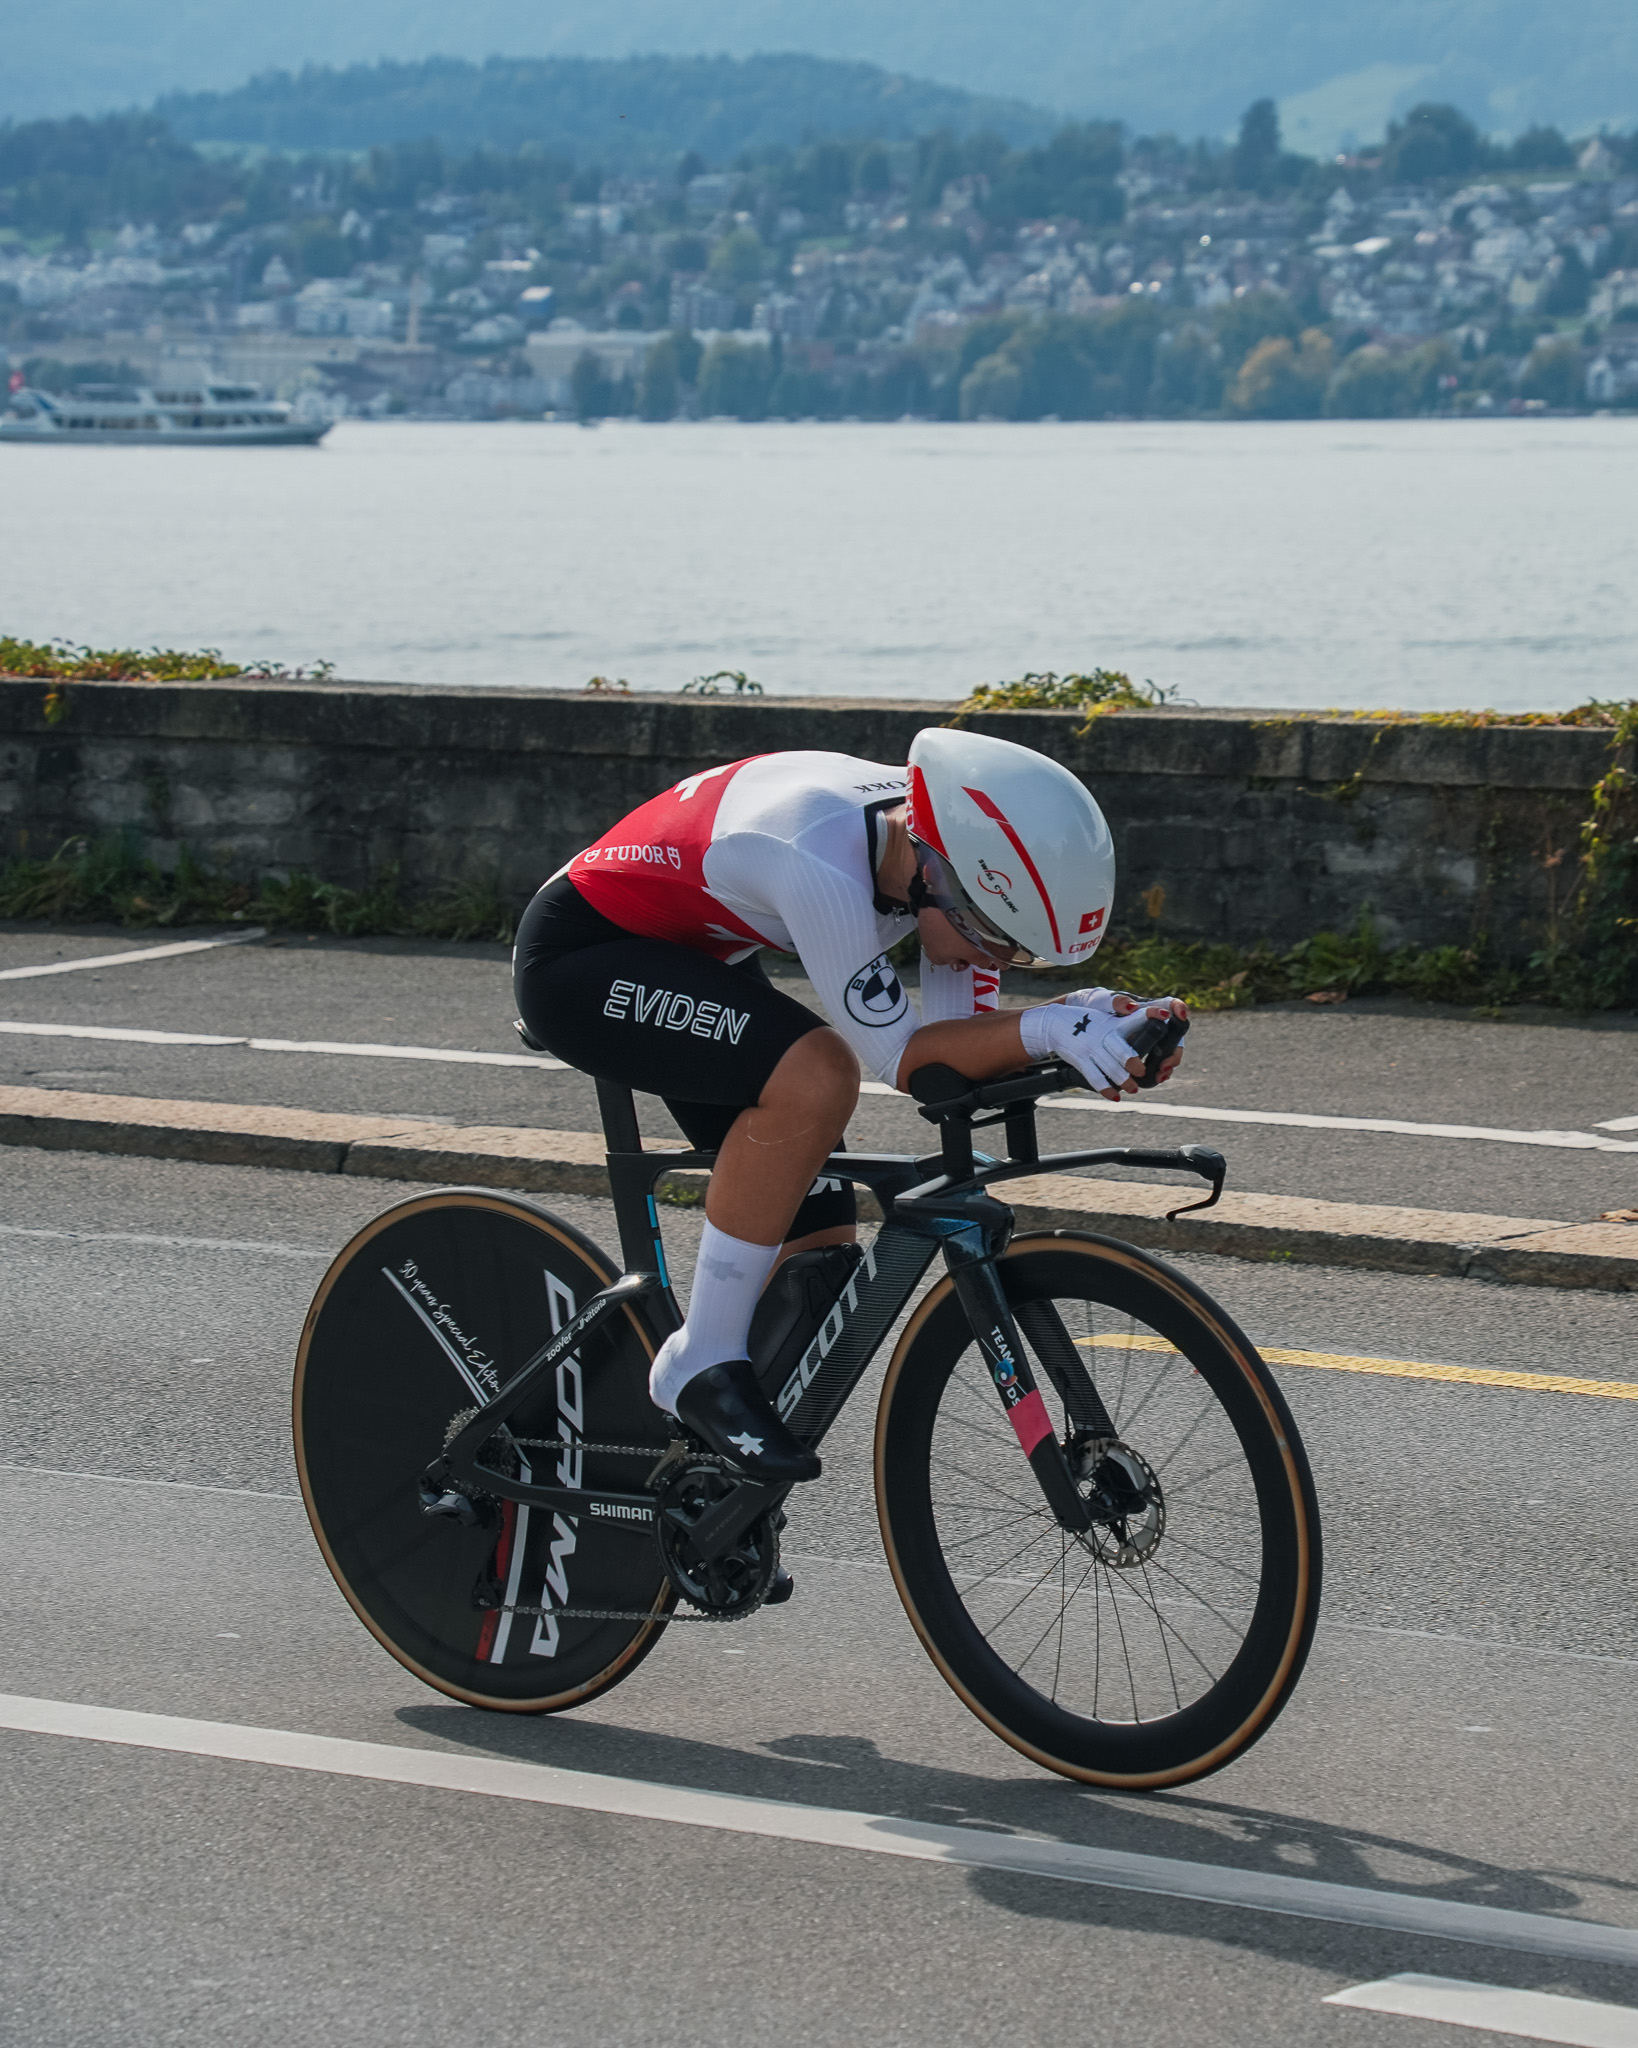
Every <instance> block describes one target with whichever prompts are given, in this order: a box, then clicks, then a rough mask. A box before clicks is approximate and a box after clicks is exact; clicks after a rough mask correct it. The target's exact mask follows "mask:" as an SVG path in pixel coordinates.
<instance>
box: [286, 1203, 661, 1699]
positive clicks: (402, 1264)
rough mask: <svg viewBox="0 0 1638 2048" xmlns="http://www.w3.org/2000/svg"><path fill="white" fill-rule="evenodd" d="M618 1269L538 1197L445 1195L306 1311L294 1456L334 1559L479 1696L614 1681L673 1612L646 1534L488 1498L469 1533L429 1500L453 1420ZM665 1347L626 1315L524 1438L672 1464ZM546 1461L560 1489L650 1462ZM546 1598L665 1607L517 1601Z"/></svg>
mask: <svg viewBox="0 0 1638 2048" xmlns="http://www.w3.org/2000/svg"><path fill="white" fill-rule="evenodd" d="M616 1277H618V1276H617V1274H616V1273H615V1271H614V1270H613V1269H612V1268H611V1267H610V1265H609V1262H608V1260H607V1259H606V1258H605V1257H604V1255H603V1253H602V1252H601V1251H600V1250H599V1249H598V1247H597V1246H596V1245H595V1244H593V1243H592V1242H591V1240H590V1239H589V1238H586V1237H583V1236H582V1235H581V1233H580V1232H579V1231H577V1230H575V1229H574V1228H573V1226H572V1225H570V1224H568V1223H565V1222H563V1221H562V1220H561V1219H560V1218H558V1217H555V1216H553V1215H551V1214H550V1213H549V1212H547V1211H546V1210H543V1209H539V1208H536V1207H535V1205H534V1204H533V1203H530V1202H526V1201H523V1200H521V1199H519V1198H517V1197H515V1196H507V1195H497V1194H492V1193H490V1192H488V1191H487V1190H484V1189H477V1188H472V1189H467V1188H453V1189H441V1190H439V1191H438V1192H436V1193H432V1194H426V1195H420V1196H416V1197H414V1198H413V1199H411V1200H409V1201H407V1202H402V1203H400V1204H399V1205H398V1206H397V1207H395V1208H392V1209H389V1210H387V1211H386V1212H385V1213H384V1214H382V1215H380V1216H378V1217H376V1218H375V1220H374V1221H373V1222H372V1223H369V1224H366V1226H365V1227H364V1229H363V1230H361V1231H360V1232H359V1233H358V1235H357V1236H356V1237H355V1238H354V1239H353V1240H352V1242H351V1243H350V1244H349V1245H348V1246H347V1247H346V1249H345V1250H344V1251H342V1252H341V1254H340V1255H339V1257H338V1258H337V1259H336V1260H335V1262H334V1264H333V1265H332V1266H331V1267H330V1270H329V1271H328V1272H327V1273H326V1274H325V1276H324V1279H323V1281H322V1282H321V1283H320V1285H319V1290H318V1293H317V1294H316V1295H315V1296H314V1298H313V1305H312V1307H311V1308H310V1309H309V1310H308V1314H307V1321H306V1324H305V1327H304V1328H303V1331H302V1337H301V1347H300V1351H299V1353H298V1356H297V1361H296V1378H295V1389H294V1422H295V1444H296V1467H297V1471H298V1473H299V1475H300V1479H301V1491H302V1498H303V1500H304V1501H305V1502H306V1504H307V1513H308V1518H309V1519H310V1521H311V1522H312V1525H313V1533H314V1535H315V1536H316V1537H317V1538H318V1543H319V1548H320V1549H321V1551H322V1552H323V1553H324V1560H325V1563H326V1564H327V1565H328V1566H329V1568H330V1571H331V1573H332V1574H333V1576H334V1578H335V1581H336V1583H337V1585H338V1586H339V1587H340V1588H341V1591H342V1592H343V1594H344V1595H345V1596H346V1598H347V1600H348V1602H349V1603H350V1605H351V1606H352V1608H353V1611H354V1612H355V1613H356V1614H357V1615H358V1617H359V1619H360V1620H361V1621H362V1622H363V1623H364V1625H365V1627H366V1628H368V1629H369V1630H370V1632H371V1634H372V1635H374V1636H375V1638H376V1640H377V1641H378V1642H380V1643H381V1644H382V1645H383V1646H384V1647H385V1648H386V1649H387V1650H389V1651H390V1652H391V1653H392V1655H393V1656H394V1657H396V1658H397V1659H398V1661H399V1663H400V1664H402V1665H404V1666H405V1667H406V1668H407V1669H408V1670H410V1671H413V1672H414V1673H415V1675H416V1676H417V1677H418V1678H421V1679H423V1680H424V1681H425V1682H426V1683H427V1684H428V1685H431V1686H435V1687H436V1688H437V1689H438V1690H439V1691H440V1692H443V1693H447V1694H449V1695H450V1696H451V1697H452V1698H454V1699H458V1700H465V1701H467V1702H468V1703H469V1704H471V1705H473V1706H481V1707H491V1708H497V1709H500V1710H503V1711H507V1712H512V1713H552V1712H555V1711H558V1710H560V1709H562V1708H564V1707H571V1706H576V1705H580V1704H582V1703H583V1702H585V1701H586V1700H589V1699H592V1698H594V1697H595V1696H596V1695H597V1694H598V1693H601V1692H606V1691H607V1690H608V1688H609V1687H610V1686H612V1685H616V1684H618V1683H619V1681H620V1680H621V1679H622V1678H625V1677H627V1676H629V1675H630V1673H631V1672H632V1671H633V1670H635V1669H636V1667H637V1665H638V1664H639V1663H640V1662H641V1661H642V1659H643V1658H644V1657H645V1656H646V1655H647V1654H648V1652H649V1651H650V1650H651V1649H652V1648H653V1647H654V1644H655V1643H656V1642H657V1641H658V1639H659V1637H660V1636H661V1635H662V1634H663V1633H664V1622H665V1618H666V1616H667V1615H668V1614H669V1613H670V1611H671V1609H672V1607H673V1606H674V1604H675V1599H676V1596H675V1594H674V1592H673V1591H672V1589H671V1587H670V1584H669V1582H668V1581H667V1579H666V1576H665V1570H664V1567H663V1565H662V1564H661V1562H660V1559H659V1555H658V1552H657V1550H656V1547H655V1545H654V1543H653V1540H652V1536H651V1535H650V1533H649V1532H648V1531H647V1530H637V1531H633V1530H631V1529H627V1528H622V1527H621V1526H620V1525H618V1524H614V1525H608V1524H604V1523H602V1522H599V1521H596V1520H593V1519H591V1518H590V1517H577V1516H572V1515H571V1516H564V1515H560V1514H554V1513H551V1512H548V1511H547V1510H545V1509H541V1508H535V1509H530V1508H528V1507H521V1506H517V1505H515V1504H513V1503H511V1502H506V1503H501V1504H500V1505H499V1507H498V1509H497V1508H493V1507H492V1508H491V1513H490V1518H489V1522H488V1526H478V1527H473V1528H467V1527H463V1526H462V1525H461V1524H459V1523H458V1522H454V1521H451V1520H448V1519H446V1518H442V1517H428V1516H427V1515H426V1514H425V1513H424V1512H423V1511H422V1507H421V1502H420V1497H419V1491H418V1481H419V1479H420V1475H421V1473H422V1472H423V1471H424V1470H425V1468H426V1466H427V1465H428V1464H429V1463H430V1462H431V1461H432V1460H433V1459H434V1458H435V1457H436V1456H437V1455H438V1453H439V1452H440V1451H441V1450H442V1448H443V1445H444V1441H445V1436H446V1433H447V1431H448V1430H449V1428H450V1425H451V1424H452V1422H453V1421H454V1419H455V1417H456V1416H457V1415H459V1414H461V1413H462V1412H463V1411H465V1412H468V1413H469V1412H470V1411H471V1410H472V1409H473V1408H475V1407H477V1406H478V1405H479V1403H480V1401H482V1400H484V1399H486V1398H488V1396H489V1395H491V1394H492V1393H494V1392H495V1391H497V1390H498V1388H499V1387H500V1385H501V1384H502V1383H503V1382H504V1381H505V1380H506V1379H507V1378H509V1377H510V1375H511V1374H512V1373H513V1372H515V1371H516V1370H517V1368H518V1367H519V1366H520V1365H522V1363H523V1362H524V1360H525V1359H526V1358H527V1357H528V1356H529V1355H530V1354H531V1353H532V1352H534V1351H535V1350H536V1349H538V1347H539V1346H540V1344H541V1343H542V1342H543V1341H544V1340H545V1338H546V1337H548V1336H549V1335H550V1334H551V1332H552V1331H553V1330H554V1329H558V1328H561V1327H562V1325H563V1323H564V1322H566V1321H567V1320H568V1318H569V1317H570V1316H572V1315H573V1314H574V1313H575V1311H576V1309H577V1308H578V1307H581V1306H583V1305H584V1304H585V1302H586V1300H587V1298H588V1297H589V1296H590V1295H591V1294H594V1293H595V1292H597V1291H598V1289H600V1288H602V1287H606V1286H607V1285H608V1284H609V1283H610V1281H612V1280H614V1279H615V1278H616ZM651 1357H652V1343H651V1340H650V1338H649V1335H648V1332H647V1330H646V1328H645V1325H644V1323H643V1322H642V1320H641V1318H640V1316H639V1314H638V1312H637V1311H635V1310H634V1309H633V1308H631V1307H629V1306H628V1307H627V1308H625V1309H623V1310H621V1311H619V1312H617V1313H616V1314H615V1315H614V1316H611V1317H609V1318H608V1319H607V1320H606V1321H605V1322H604V1323H602V1324H601V1325H600V1326H599V1327H598V1328H597V1329H596V1330H594V1331H593V1332H592V1334H591V1336H590V1337H589V1338H588V1339H587V1341H586V1343H585V1344H584V1345H583V1346H582V1347H581V1349H580V1351H579V1352H578V1353H576V1354H571V1355H570V1357H569V1358H568V1359H566V1360H564V1361H563V1362H562V1364H560V1366H559V1367H558V1369H557V1373H556V1377H555V1381H549V1382H547V1383H545V1384H543V1386H542V1388H541V1390H540V1392H539V1393H538V1395H532V1396H531V1398H530V1400H529V1402H528V1403H527V1404H526V1405H525V1406H524V1407H523V1408H522V1409H521V1410H519V1412H518V1413H517V1415H516V1416H514V1418H513V1419H512V1422H511V1424H510V1428H511V1430H512V1433H513V1435H514V1436H518V1437H544V1438H557V1437H560V1436H561V1437H562V1438H564V1439H565V1440H567V1438H569V1437H579V1438H582V1439H585V1440H587V1441H590V1442H594V1443H595V1442H604V1443H607V1442H610V1441H613V1442H616V1443H632V1444H642V1445H645V1446H646V1445H648V1444H652V1446H653V1450H654V1455H655V1457H656V1458H658V1457H659V1456H660V1454H661V1453H662V1452H663V1451H664V1449H665V1446H666V1442H667V1440H668V1436H669V1431H668V1429H667V1427H666V1424H665V1421H664V1418H663V1417H662V1416H661V1415H660V1413H659V1411H658V1410H657V1409H656V1408H655V1407H654V1406H653V1404H652V1403H651V1402H650V1401H649V1398H648V1367H649V1362H650V1359H651ZM518 1455H519V1456H521V1457H523V1458H524V1459H527V1458H528V1457H529V1453H528V1452H527V1451H525V1452H522V1453H519V1454H518ZM534 1456H535V1458H537V1459H540V1460H542V1461H544V1464H543V1469H544V1471H546V1472H548V1473H550V1474H551V1475H552V1476H553V1477H555V1479H556V1482H557V1483H558V1484H563V1485H594V1486H609V1487H612V1488H618V1489H622V1490H626V1489H630V1488H632V1487H633V1486H635V1485H637V1484H639V1483H640V1482H641V1479H642V1477H643V1474H644V1469H645V1468H644V1465H643V1461H642V1460H641V1459H637V1458H629V1457H611V1456H609V1455H606V1454H594V1453H592V1452H582V1451H580V1450H578V1449H577V1450H576V1451H574V1452H572V1453H571V1452H569V1451H563V1452H550V1451H548V1452H538V1451H537V1452H535V1453H534ZM525 1476H526V1477H527V1476H531V1475H530V1474H528V1473H526V1474H525ZM485 1597H486V1598H487V1599H488V1601H489V1602H490V1604H488V1605H483V1604H480V1599H481V1598H485ZM536 1603H539V1604H541V1605H545V1606H549V1607H596V1608H620V1609H626V1610H632V1609H635V1610H637V1611H639V1612H641V1613H643V1614H645V1615H652V1617H653V1618H652V1619H651V1620H647V1619H645V1620H643V1621H639V1622H632V1621H629V1620H627V1621H589V1620H574V1619H570V1618H565V1619H563V1620H561V1621H559V1620H557V1619H555V1618H554V1617H553V1616H552V1615H550V1614H547V1615H539V1616H536V1615H528V1614H521V1613H510V1612H508V1611H507V1609H508V1608H510V1607H514V1606H517V1605H525V1606H527V1605H530V1604H536Z"/></svg>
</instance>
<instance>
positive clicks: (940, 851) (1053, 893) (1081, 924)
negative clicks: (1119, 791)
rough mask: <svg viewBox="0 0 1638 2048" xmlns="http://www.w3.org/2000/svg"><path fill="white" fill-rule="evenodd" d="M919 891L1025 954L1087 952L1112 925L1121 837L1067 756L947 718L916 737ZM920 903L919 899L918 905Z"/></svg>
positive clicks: (983, 934) (957, 920) (986, 936)
mask: <svg viewBox="0 0 1638 2048" xmlns="http://www.w3.org/2000/svg"><path fill="white" fill-rule="evenodd" d="M908 824H909V829H910V837H911V838H912V840H914V841H915V842H916V852H917V856H918V858H919V859H920V861H921V879H922V889H921V890H920V891H918V892H917V893H918V894H920V895H923V896H924V899H925V901H927V902H928V903H931V904H933V905H934V906H935V907H936V908H938V909H939V910H942V911H943V912H944V913H945V914H946V916H948V917H949V918H950V919H951V921H952V922H953V923H954V924H955V925H956V927H957V929H958V930H960V931H962V932H963V933H964V935H965V936H966V937H967V938H969V939H972V940H974V941H976V942H977V943H979V944H981V945H983V946H984V947H986V948H987V949H988V950H989V951H991V952H994V953H1002V954H1005V953H1007V952H1008V951H1010V952H1011V954H1012V956H1013V964H1015V965H1019V966H1021V965H1023V964H1024V963H1025V961H1027V960H1029V959H1033V958H1037V957H1039V958H1041V959H1043V960H1049V961H1051V962H1052V963H1053V964H1054V965H1056V966H1059V967H1070V966H1074V965H1076V964H1078V963H1080V962H1083V961H1086V960H1089V959H1090V958H1091V956H1092V954H1093V953H1095V952H1096V951H1097V948H1098V945H1099V942H1100V941H1101V940H1102V938H1103V935H1104V933H1105V932H1106V931H1107V930H1108V929H1109V918H1110V914H1111V912H1112V910H1113V908H1114V901H1115V846H1114V841H1113V840H1112V839H1111V838H1110V835H1109V827H1108V825H1107V824H1106V823H1105V822H1104V815H1103V813H1102V811H1100V810H1099V809H1098V807H1097V805H1096V804H1095V803H1094V802H1093V800H1092V797H1091V795H1090V794H1089V792H1088V791H1087V790H1086V789H1085V788H1084V787H1083V786H1082V785H1081V784H1080V783H1079V782H1077V781H1076V779H1075V777H1074V776H1073V775H1071V774H1070V772H1069V770H1068V769H1067V768H1061V767H1060V766H1059V765H1058V763H1057V762H1056V761H1049V760H1048V759H1047V758H1046V756H1045V755H1044V754H1037V753H1036V752H1035V751H1034V750H1033V748H1030V747H1019V746H1015V745H1014V744H1013V742H1012V741H1011V740H994V739H988V738H986V737H985V736H984V735H983V734H981V733H973V732H961V731H959V730H952V729H951V728H950V727H948V726H934V727H929V728H928V729H926V730H925V731H922V732H918V733H917V734H916V737H915V740H914V741H913V743H912V744H911V748H910V815H909V819H908ZM917 907H918V908H919V907H920V906H919V905H918V906H917Z"/></svg>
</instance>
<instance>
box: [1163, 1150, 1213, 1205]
mask: <svg viewBox="0 0 1638 2048" xmlns="http://www.w3.org/2000/svg"><path fill="white" fill-rule="evenodd" d="M1181 1150H1182V1153H1183V1156H1184V1157H1185V1158H1186V1159H1187V1160H1188V1162H1189V1170H1190V1172H1191V1173H1198V1174H1200V1175H1201V1177H1202V1178H1203V1179H1206V1180H1209V1181H1210V1182H1211V1193H1210V1194H1209V1195H1207V1196H1206V1197H1205V1199H1204V1200H1203V1201H1199V1202H1185V1203H1184V1204H1183V1206H1182V1208H1181V1209H1168V1210H1167V1211H1166V1221H1167V1222H1168V1223H1175V1222H1176V1221H1177V1219H1178V1217H1179V1216H1188V1215H1190V1214H1191V1213H1192V1212H1193V1211H1194V1210H1196V1209H1211V1208H1215V1207H1216V1205H1217V1201H1218V1198H1219V1197H1220V1196H1221V1194H1222V1192H1223V1183H1224V1181H1225V1180H1227V1179H1228V1161H1227V1160H1226V1159H1225V1158H1224V1157H1223V1155H1222V1153H1221V1152H1214V1151H1213V1150H1212V1148H1211V1146H1209V1145H1184V1146H1183V1147H1182V1148H1181Z"/></svg>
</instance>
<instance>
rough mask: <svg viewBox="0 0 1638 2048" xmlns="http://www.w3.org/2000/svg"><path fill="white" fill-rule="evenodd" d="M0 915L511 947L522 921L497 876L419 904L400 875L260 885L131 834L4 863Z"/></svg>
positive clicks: (289, 877) (299, 877) (290, 877)
mask: <svg viewBox="0 0 1638 2048" xmlns="http://www.w3.org/2000/svg"><path fill="white" fill-rule="evenodd" d="M0 917H16V918H43V919H48V920H50V921H51V922H52V923H58V924H62V923H72V922H74V921H75V920H85V919H96V920H98V921H99V922H107V923H111V924H121V925H126V926H130V927H132V928H134V929H136V930H145V929H148V928H150V927H156V926H157V927H165V926H168V925H179V924H206V923H209V924H216V923H244V924H264V925H269V926H272V927H274V928H275V929H280V930H287V931H306V932H331V933H334V934H335V935H336V936H338V937H341V938H364V937H370V936H395V937H401V938H426V939H487V940H491V941H494V942H497V943H500V944H503V945H504V944H508V943H510V941H511V938H512V933H513V929H514V927H515V924H516V919H515V917H514V915H513V912H512V907H511V905H510V904H509V903H508V902H507V900H506V898H505V896H504V895H503V894H502V892H501V888H500V883H499V880H498V878H497V877H495V876H492V875H479V876H473V877H469V878H467V879H466V880H464V881H460V882H454V883H451V884H450V885H449V886H448V887H447V888H444V889H441V890H438V891H436V892H435V893H434V894H432V895H430V896H427V897H424V898H422V899H421V900H419V901H417V902H413V903H407V902H406V901H405V900H404V897H403V895H402V892H401V889H400V884H399V875H398V870H397V869H396V868H395V867H391V868H386V869H384V870H383V871H382V872H381V874H380V875H378V876H377V877H376V878H375V880H374V881H372V882H371V883H370V885H369V886H368V887H367V888H364V889H349V888H346V887H344V886H343V885H342V884H341V883H339V882H324V881H320V880H319V879H318V878H317V877H316V876H314V875H311V874H308V873H306V872H304V871H303V870H300V869H297V870H295V871H294V872H291V873H273V874H266V875H263V876H261V877H259V878H258V879H257V880H256V881H254V882H249V881H245V880H243V879H241V878H238V877H235V876H232V875H225V874H221V873H218V872H215V871H213V870H212V869H210V868H207V867H205V866H204V865H203V864H202V863H201V862H200V861H198V860H197V859H196V858H195V857H194V855H193V854H192V853H190V852H189V850H188V849H187V848H186V847H184V848H183V849H182V851H181V854H180V855H179V857H178V859H177V863H176V866H175V867H174V868H172V869H170V870H168V871H167V870H163V869H161V868H160V867H159V866H158V865H157V864H156V863H155V862H154V861H152V860H149V859H147V858H145V857H144V856H143V855H141V854H139V853H138V852H137V850H136V848H135V846H134V844H133V843H132V841H131V840H130V839H129V838H119V839H103V840H90V839H70V840H69V841H67V843H66V844H65V845H63V846H62V847H60V848H59V849H58V851H57V852H56V853H54V854H52V855H51V856H50V858H49V859H45V860H34V859H30V858H28V857H27V856H19V857H17V858H16V859H14V860H10V861H7V862H6V864H5V865H4V867H0Z"/></svg>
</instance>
